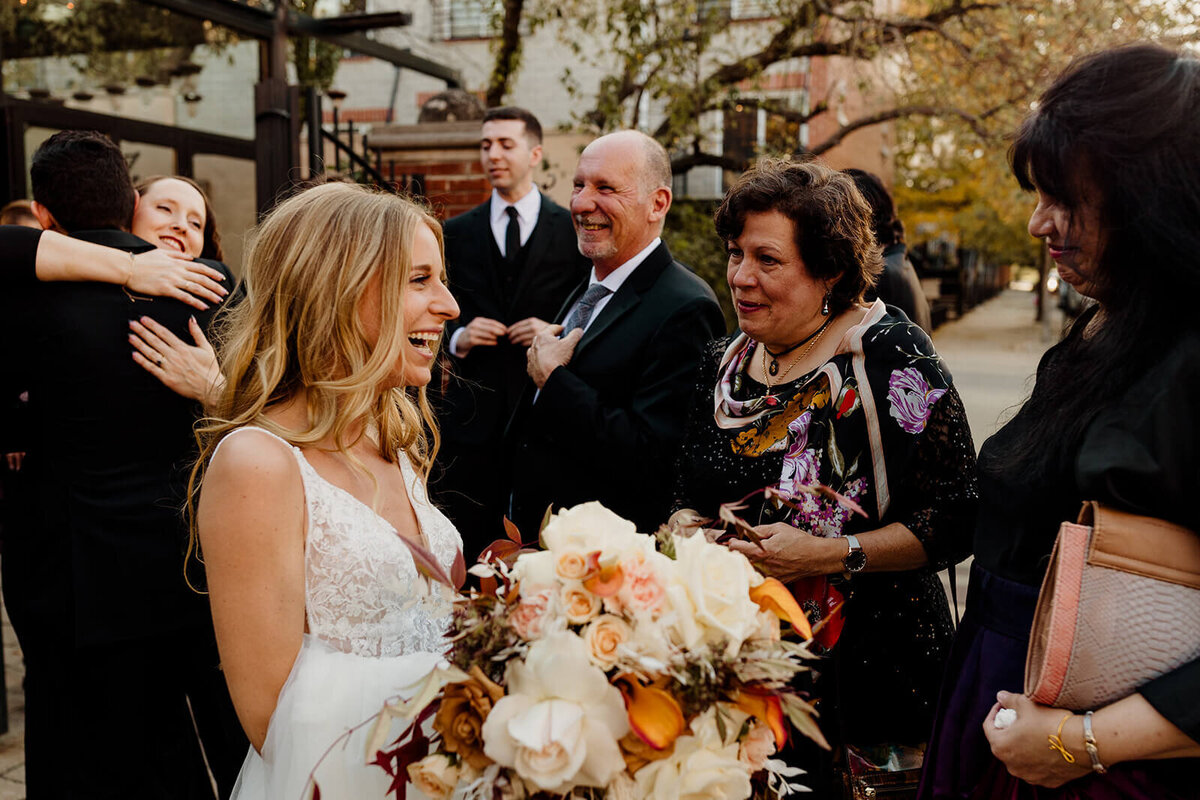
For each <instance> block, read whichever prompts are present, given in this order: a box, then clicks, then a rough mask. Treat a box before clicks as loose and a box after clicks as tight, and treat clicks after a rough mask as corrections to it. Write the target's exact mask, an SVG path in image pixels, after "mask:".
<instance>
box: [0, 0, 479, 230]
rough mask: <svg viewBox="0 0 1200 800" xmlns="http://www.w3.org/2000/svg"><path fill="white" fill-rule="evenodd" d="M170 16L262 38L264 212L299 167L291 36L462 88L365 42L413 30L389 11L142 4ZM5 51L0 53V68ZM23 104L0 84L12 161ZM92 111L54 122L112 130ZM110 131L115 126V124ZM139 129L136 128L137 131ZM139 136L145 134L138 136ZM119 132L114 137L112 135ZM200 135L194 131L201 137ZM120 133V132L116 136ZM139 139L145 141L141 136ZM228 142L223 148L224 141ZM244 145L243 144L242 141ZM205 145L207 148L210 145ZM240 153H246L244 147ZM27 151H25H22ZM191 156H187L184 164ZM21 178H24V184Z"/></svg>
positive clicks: (10, 182)
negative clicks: (317, 13)
mask: <svg viewBox="0 0 1200 800" xmlns="http://www.w3.org/2000/svg"><path fill="white" fill-rule="evenodd" d="M139 1H140V2H142V3H146V4H149V5H153V6H158V7H159V8H165V9H167V10H168V11H171V12H175V13H179V14H183V15H186V16H190V17H194V18H197V19H201V20H207V21H211V22H212V23H214V24H216V25H221V26H223V27H226V28H229V29H230V30H233V31H235V32H236V33H239V34H241V35H244V36H248V37H251V38H254V39H258V40H259V41H260V43H261V45H262V58H261V63H260V70H259V82H258V83H257V84H256V85H255V87H254V120H255V137H254V140H253V149H254V154H253V157H254V161H255V168H256V170H255V172H256V199H257V206H258V211H259V213H260V214H264V213H266V212H267V211H268V210H270V209H271V207H272V206H274V205H275V203H276V201H277V200H278V198H279V197H280V196H281V195H282V194H283V193H284V192H286V191H287V189H288V188H289V187H290V186H291V184H292V182H293V180H294V177H295V175H296V172H295V170H296V168H297V167H299V166H300V163H301V159H300V119H299V113H298V112H299V91H298V89H297V87H295V86H288V84H287V45H288V37H289V36H292V35H300V36H310V37H312V38H315V39H320V40H321V41H325V42H329V43H330V44H335V45H337V46H339V47H343V48H345V49H347V50H350V51H352V52H354V53H358V54H360V55H365V56H370V57H372V58H378V59H380V60H381V61H386V62H387V63H389V64H393V65H395V66H397V67H401V68H403V69H407V70H411V71H414V72H418V73H420V74H422V75H429V76H431V77H434V78H437V79H439V80H441V81H444V82H445V83H446V85H447V87H448V88H461V87H462V75H461V74H460V73H459V71H458V70H456V69H453V68H451V67H448V66H446V65H444V64H440V63H438V62H435V61H432V60H430V59H428V58H425V57H423V56H419V55H417V54H415V53H413V52H412V51H411V50H407V49H404V50H402V49H399V48H396V47H392V46H390V45H387V44H384V43H382V42H377V41H375V40H374V39H371V38H369V37H367V36H366V35H365V34H364V33H362V31H363V30H369V29H373V28H378V27H397V26H404V25H408V24H410V23H411V21H412V15H411V14H408V13H406V12H388V13H382V14H347V15H344V16H341V17H331V18H322V19H318V18H315V17H312V16H309V15H308V14H302V13H300V12H298V11H296V10H294V9H292V8H290V7H289V5H288V0H275V7H274V9H265V8H261V7H258V6H251V5H248V4H247V3H245V2H241V0H139ZM2 61H3V53H0V62H2ZM23 104H24V101H18V100H16V99H15V98H11V97H7V96H6V95H4V94H3V87H2V86H0V108H3V109H6V110H5V113H4V128H2V129H0V140H4V139H8V140H9V142H8V144H7V145H6V146H4V147H0V152H2V153H5V154H6V155H7V156H8V157H9V160H10V162H11V161H12V159H13V157H15V155H17V153H16V152H15V150H17V149H20V145H14V144H13V142H12V141H11V140H12V138H13V125H14V124H15V122H16V121H18V120H19V117H20V116H21V115H22V113H23V112H24V111H30V112H32V111H33V109H23ZM36 111H37V113H36V116H38V117H39V118H45V117H46V114H47V113H48V109H46V108H44V107H43V108H39V109H37V110H36ZM88 113H89V112H84V111H79V110H78V109H61V110H60V113H59V114H58V115H57V116H56V119H57V118H58V117H59V116H61V120H60V121H61V122H62V127H74V128H79V127H93V128H95V129H98V130H106V128H105V126H104V125H103V124H101V123H103V121H104V120H103V119H102V118H101V117H100V116H97V115H93V116H95V117H96V118H95V119H93V118H92V117H89V116H87V115H88ZM146 125H147V127H146V129H145V130H146V131H147V132H150V129H151V128H156V127H160V128H163V129H164V130H163V131H158V130H155V131H153V133H154V134H155V135H154V136H152V137H151V138H152V139H159V138H161V137H164V136H169V134H167V133H165V130H166V129H167V126H153V125H150V124H148V123H147V124H146ZM108 127H112V125H111V124H110V125H109V126H108ZM135 127H136V125H135ZM139 132H140V131H139ZM113 133H116V131H113ZM196 134H197V132H194V131H193V132H189V135H191V136H193V137H194V136H195V135H196ZM118 135H119V134H118ZM139 138H140V137H139ZM211 138H212V139H213V141H212V145H213V146H215V147H219V148H220V147H235V145H234V142H235V141H237V140H233V139H229V138H228V137H216V136H214V137H211ZM219 139H220V140H227V141H222V142H220V143H218V140H219ZM241 141H243V142H244V141H245V140H241ZM206 143H207V142H206ZM238 149H240V148H238ZM21 152H22V153H23V151H21ZM186 158H187V156H186V154H185V160H186ZM23 169H24V159H23V158H22V159H21V160H20V161H19V162H18V163H17V164H16V165H15V166H14V165H13V164H12V163H10V164H9V165H8V167H7V169H6V170H4V172H3V174H0V177H2V178H3V180H0V183H3V184H7V187H3V188H7V189H8V190H9V194H10V195H11V193H12V191H13V190H14V189H16V187H17V186H20V187H21V193H22V194H23V187H24V177H23V175H20V176H18V175H16V174H14V172H13V171H14V170H23ZM18 179H19V180H18Z"/></svg>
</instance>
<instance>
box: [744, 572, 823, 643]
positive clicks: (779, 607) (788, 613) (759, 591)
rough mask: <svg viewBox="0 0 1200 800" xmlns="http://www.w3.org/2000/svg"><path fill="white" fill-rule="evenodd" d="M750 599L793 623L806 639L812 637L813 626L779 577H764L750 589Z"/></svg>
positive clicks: (797, 631)
mask: <svg viewBox="0 0 1200 800" xmlns="http://www.w3.org/2000/svg"><path fill="white" fill-rule="evenodd" d="M750 599H751V600H753V601H754V602H755V603H758V607H759V608H761V609H763V610H764V611H770V612H772V613H773V614H775V616H777V617H779V618H780V619H785V620H787V621H788V622H790V623H792V628H794V629H795V631H796V633H798V634H800V635H801V636H803V637H804V638H805V639H811V638H812V636H813V633H812V626H811V625H809V623H808V617H807V616H805V614H804V612H803V611H802V610H801V609H800V604H799V603H797V602H796V598H795V597H792V593H791V592H789V591H788V590H787V587H786V586H784V585H783V584H782V583H780V582H779V580H778V579H776V578H765V579H763V582H762V583H760V584H759V585H758V586H755V587H754V588H753V589H751V590H750Z"/></svg>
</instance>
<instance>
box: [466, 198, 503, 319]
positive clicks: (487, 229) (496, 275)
mask: <svg viewBox="0 0 1200 800" xmlns="http://www.w3.org/2000/svg"><path fill="white" fill-rule="evenodd" d="M475 211H477V212H479V219H477V220H474V221H473V222H472V226H473V227H476V228H478V229H479V231H480V234H479V238H478V240H477V243H478V247H477V248H476V251H477V253H478V258H479V261H480V263H481V264H486V265H487V279H488V287H489V288H490V289H491V294H492V297H494V298H495V299H496V308H497V309H501V308H504V284H503V283H502V282H501V280H500V265H499V264H497V263H496V260H495V259H494V258H492V251H493V249H494V248H495V244H496V240H495V237H494V236H493V235H492V201H491V200H488V201H487V202H486V203H484V204H483V205H481V206H476V207H475V208H474V210H473V211H472V212H469V213H474V212H475Z"/></svg>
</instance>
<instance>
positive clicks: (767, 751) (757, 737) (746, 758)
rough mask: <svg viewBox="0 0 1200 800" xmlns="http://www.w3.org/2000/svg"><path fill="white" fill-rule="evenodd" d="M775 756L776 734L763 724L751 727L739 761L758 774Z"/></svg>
mask: <svg viewBox="0 0 1200 800" xmlns="http://www.w3.org/2000/svg"><path fill="white" fill-rule="evenodd" d="M774 754H775V734H774V733H772V732H771V728H770V727H769V726H767V725H764V724H762V723H761V722H755V723H754V724H753V725H751V726H750V731H749V732H748V733H747V734H746V738H745V739H743V740H742V747H741V749H740V750H739V751H738V761H741V762H742V763H743V764H745V765H746V766H748V767H750V770H751V771H752V772H758V771H759V770H760V769H762V768H763V767H765V766H766V765H767V759H768V758H770V757H771V756H773V755H774Z"/></svg>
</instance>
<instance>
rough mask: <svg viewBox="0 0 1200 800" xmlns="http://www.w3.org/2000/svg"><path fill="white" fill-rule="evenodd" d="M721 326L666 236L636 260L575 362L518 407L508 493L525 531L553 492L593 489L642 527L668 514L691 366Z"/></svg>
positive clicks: (564, 497) (575, 496) (578, 498)
mask: <svg viewBox="0 0 1200 800" xmlns="http://www.w3.org/2000/svg"><path fill="white" fill-rule="evenodd" d="M585 288H586V285H581V286H579V287H578V288H577V290H576V292H575V293H574V294H573V296H572V297H571V298H570V299H569V301H568V302H567V304H565V305H564V307H563V309H562V310H561V311H560V314H559V319H561V318H562V317H563V316H565V314H566V312H567V310H568V309H569V307H570V305H571V304H573V303H574V301H575V299H576V298H577V297H578V296H579V295H580V294H581V293H582V292H583V291H584V289H585ZM724 330H725V322H724V317H723V316H722V314H721V309H720V307H719V306H718V305H717V301H716V298H715V297H714V295H713V292H712V290H711V289H710V288H709V287H708V286H707V285H706V284H705V283H704V282H703V281H702V280H700V279H699V278H698V277H696V276H695V275H694V274H693V273H692V272H691V271H690V270H688V269H687V267H685V266H683V265H682V264H680V263H679V262H677V261H675V260H674V259H673V258H672V257H671V252H670V251H669V250H668V249H667V246H666V245H665V244H662V245H660V246H659V247H658V248H656V249H655V250H654V251H653V252H652V253H651V254H650V256H649V257H648V258H647V259H646V260H645V261H644V262H642V263H641V264H640V265H639V266H638V267H637V269H635V270H634V271H633V274H631V275H630V276H629V278H628V279H626V281H625V283H623V284H622V285H621V288H620V289H619V290H618V291H617V293H616V294H615V295H613V297H612V298H611V299H610V300H609V301H608V303H607V304H606V305H605V306H604V308H602V309H601V310H600V312H599V314H597V316H596V318H595V319H594V320H593V321H592V323H591V325H590V326H589V327H588V329H587V332H586V333H584V335H583V338H582V339H580V340H579V344H578V346H577V347H576V348H575V353H574V355H573V356H572V358H571V362H570V363H569V364H567V366H565V367H560V368H558V369H556V370H554V372H552V373H551V374H550V377H549V379H547V381H546V384H545V386H543V387H542V390H541V392H540V393H539V394H538V396H537V400H536V402H531V403H526V404H524V405H522V407H521V408H520V409H519V412H518V417H519V418H520V419H521V426H522V431H523V435H522V436H521V437H520V444H519V445H518V447H517V452H516V459H515V464H514V470H513V480H514V488H513V494H512V499H513V517H514V521H516V522H517V524H518V526H519V527H520V528H521V531H522V533H523V534H524V535H525V537H526V538H529V537H531V536H533V535H534V534H535V533H536V531H537V525H538V523H539V522H540V520H541V517H542V515H543V514H544V513H545V510H546V507H547V506H548V505H550V504H551V503H553V504H554V505H555V506H556V507H560V506H572V505H575V504H577V503H581V502H585V501H588V500H600V501H601V502H603V503H604V504H605V505H606V506H608V508H609V509H611V510H612V511H614V512H616V513H617V514H620V515H621V516H623V517H626V518H628V519H631V520H633V521H634V522H635V523H637V526H638V530H642V531H653V530H655V529H656V528H657V527H658V525H660V524H661V523H663V522H665V521H666V517H667V513H668V512H669V510H670V494H671V484H672V481H671V471H672V467H673V465H674V462H675V459H676V457H677V454H678V453H677V451H678V448H679V445H680V442H681V440H682V439H683V430H684V417H685V416H686V411H687V407H688V403H689V401H690V396H691V392H692V390H693V388H694V381H695V373H696V370H697V368H698V366H699V363H700V358H701V356H702V354H703V352H704V346H705V344H707V343H708V342H709V341H711V340H712V339H714V338H716V337H717V336H720V335H722V334H723V333H724ZM532 394H533V392H532V391H530V392H529V397H528V399H529V400H530V401H532Z"/></svg>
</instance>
